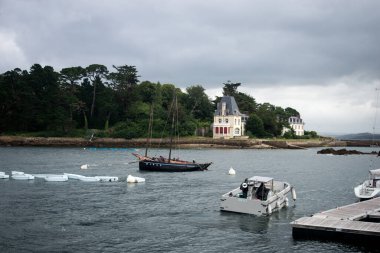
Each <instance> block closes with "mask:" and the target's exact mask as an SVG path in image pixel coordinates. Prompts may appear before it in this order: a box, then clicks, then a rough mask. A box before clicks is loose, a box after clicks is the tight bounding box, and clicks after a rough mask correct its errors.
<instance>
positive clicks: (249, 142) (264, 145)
mask: <svg viewBox="0 0 380 253" xmlns="http://www.w3.org/2000/svg"><path fill="white" fill-rule="evenodd" d="M169 144H170V140H169V139H162V140H161V139H152V140H151V145H150V146H151V147H156V148H158V147H161V148H165V147H168V146H169ZM177 144H178V145H179V146H180V147H182V148H246V149H304V148H311V147H350V146H369V145H370V142H369V141H367V142H365V141H363V142H358V141H356V142H350V141H337V140H334V139H330V138H324V139H319V140H261V139H229V140H224V139H212V138H204V137H197V138H183V139H180V140H179V141H178V142H177ZM0 146H37V147H98V148H101V147H108V148H141V147H145V146H146V139H128V140H127V139H122V138H94V139H93V140H91V141H90V140H88V139H84V138H66V137H22V136H0Z"/></svg>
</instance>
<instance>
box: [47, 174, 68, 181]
mask: <svg viewBox="0 0 380 253" xmlns="http://www.w3.org/2000/svg"><path fill="white" fill-rule="evenodd" d="M44 179H45V180H46V181H48V182H66V181H67V180H69V178H68V176H67V175H54V174H48V175H46V176H45V177H44Z"/></svg>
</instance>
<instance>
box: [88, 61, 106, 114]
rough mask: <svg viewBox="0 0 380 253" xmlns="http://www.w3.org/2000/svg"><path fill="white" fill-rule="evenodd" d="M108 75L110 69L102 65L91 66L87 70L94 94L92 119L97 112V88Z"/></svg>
mask: <svg viewBox="0 0 380 253" xmlns="http://www.w3.org/2000/svg"><path fill="white" fill-rule="evenodd" d="M107 74H108V69H107V67H106V66H104V65H100V64H91V65H89V66H88V67H87V68H86V76H87V77H88V78H89V79H90V81H91V83H92V86H93V92H92V103H91V110H90V117H91V118H92V117H93V115H94V110H95V101H96V86H97V85H99V84H101V83H102V79H103V78H105V77H106V75H107Z"/></svg>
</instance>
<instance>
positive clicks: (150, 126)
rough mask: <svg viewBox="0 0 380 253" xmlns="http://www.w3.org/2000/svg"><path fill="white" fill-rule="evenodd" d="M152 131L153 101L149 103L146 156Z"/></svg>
mask: <svg viewBox="0 0 380 253" xmlns="http://www.w3.org/2000/svg"><path fill="white" fill-rule="evenodd" d="M152 132H153V103H151V104H150V115H149V126H148V137H147V138H146V148H145V156H148V148H149V146H150V141H151V138H152Z"/></svg>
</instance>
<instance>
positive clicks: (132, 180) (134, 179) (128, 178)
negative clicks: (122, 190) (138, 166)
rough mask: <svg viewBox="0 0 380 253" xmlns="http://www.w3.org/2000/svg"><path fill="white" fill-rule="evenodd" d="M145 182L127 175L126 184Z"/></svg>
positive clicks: (142, 179)
mask: <svg viewBox="0 0 380 253" xmlns="http://www.w3.org/2000/svg"><path fill="white" fill-rule="evenodd" d="M143 182H145V178H142V177H134V176H132V175H128V177H127V183H143Z"/></svg>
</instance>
